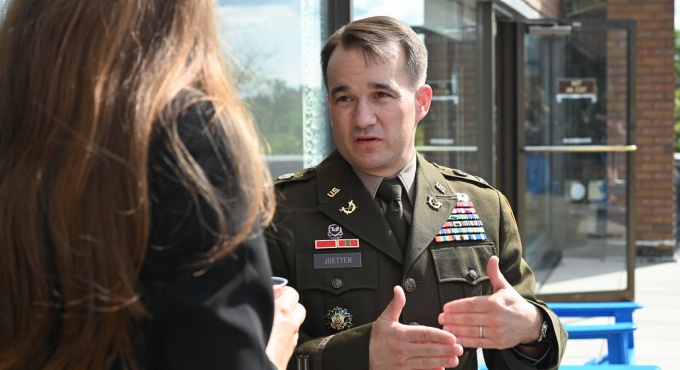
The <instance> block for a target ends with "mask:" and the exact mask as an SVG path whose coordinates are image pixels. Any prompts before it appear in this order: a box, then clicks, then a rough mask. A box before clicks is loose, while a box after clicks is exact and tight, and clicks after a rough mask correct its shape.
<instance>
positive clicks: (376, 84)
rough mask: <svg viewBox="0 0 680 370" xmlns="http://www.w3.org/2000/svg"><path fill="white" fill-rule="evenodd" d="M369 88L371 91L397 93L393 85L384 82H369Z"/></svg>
mask: <svg viewBox="0 0 680 370" xmlns="http://www.w3.org/2000/svg"><path fill="white" fill-rule="evenodd" d="M368 87H370V88H371V89H376V90H390V91H395V90H394V88H393V87H392V85H390V84H389V83H382V82H369V83H368Z"/></svg>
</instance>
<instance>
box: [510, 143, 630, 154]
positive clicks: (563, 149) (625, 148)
mask: <svg viewBox="0 0 680 370" xmlns="http://www.w3.org/2000/svg"><path fill="white" fill-rule="evenodd" d="M520 150H521V151H523V152H532V153H535V152H546V153H556V152H559V153H601V152H608V153H616V152H619V153H620V152H634V151H636V150H637V145H580V146H575V145H540V146H525V147H524V148H522V149H520Z"/></svg>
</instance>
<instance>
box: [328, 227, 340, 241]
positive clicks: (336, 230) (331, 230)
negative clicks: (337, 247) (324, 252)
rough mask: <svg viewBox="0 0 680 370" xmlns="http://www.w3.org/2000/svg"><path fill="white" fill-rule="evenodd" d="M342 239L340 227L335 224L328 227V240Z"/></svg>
mask: <svg viewBox="0 0 680 370" xmlns="http://www.w3.org/2000/svg"><path fill="white" fill-rule="evenodd" d="M340 238H342V227H341V226H340V225H337V224H330V225H328V239H340Z"/></svg>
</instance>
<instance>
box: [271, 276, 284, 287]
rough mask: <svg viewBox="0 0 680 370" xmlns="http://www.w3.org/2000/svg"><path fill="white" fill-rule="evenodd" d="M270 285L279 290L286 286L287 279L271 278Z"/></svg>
mask: <svg viewBox="0 0 680 370" xmlns="http://www.w3.org/2000/svg"><path fill="white" fill-rule="evenodd" d="M272 285H274V286H275V287H279V288H281V287H284V286H286V285H288V279H286V278H282V277H280V276H272Z"/></svg>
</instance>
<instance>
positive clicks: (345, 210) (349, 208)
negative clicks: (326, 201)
mask: <svg viewBox="0 0 680 370" xmlns="http://www.w3.org/2000/svg"><path fill="white" fill-rule="evenodd" d="M356 210H357V206H356V204H354V200H350V201H349V203H348V204H347V208H345V207H342V208H340V209H339V210H338V211H340V212H342V213H344V214H346V215H350V214H352V213H354V211H356Z"/></svg>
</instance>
